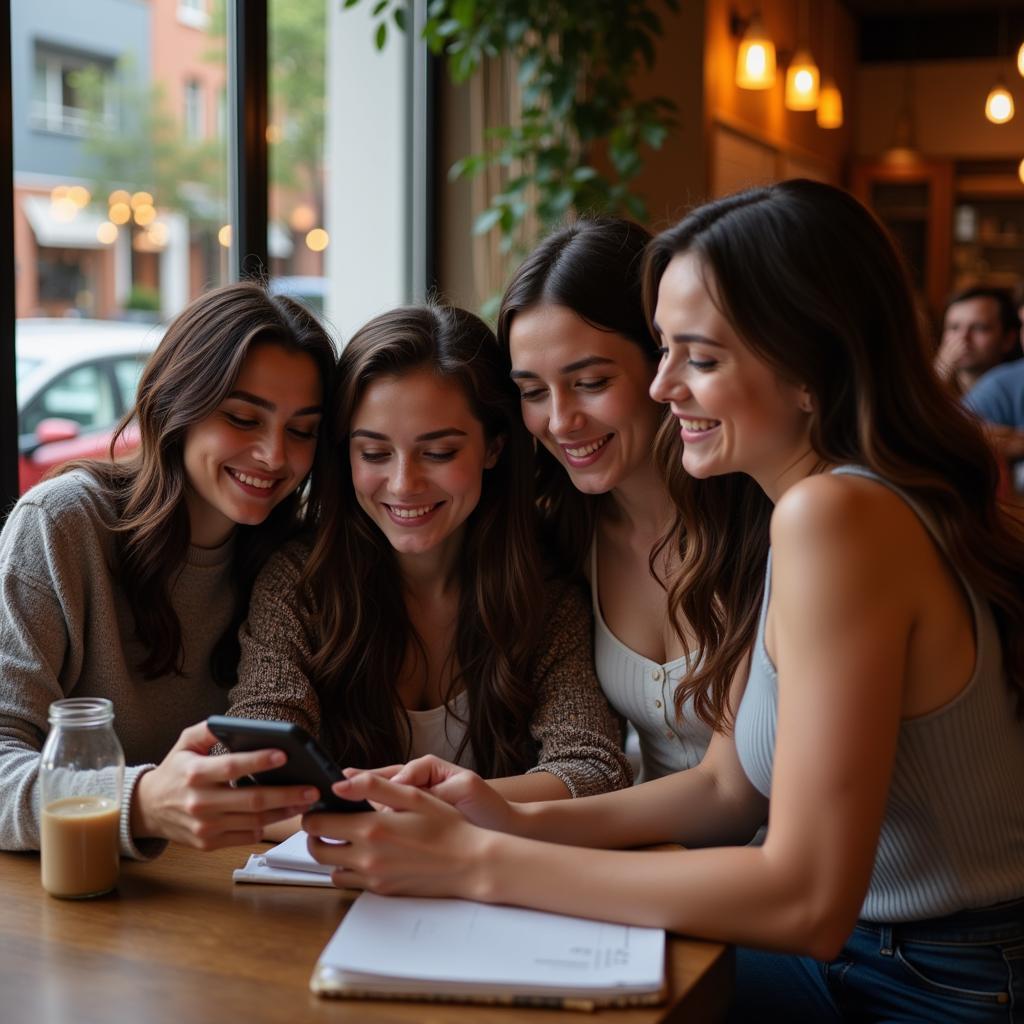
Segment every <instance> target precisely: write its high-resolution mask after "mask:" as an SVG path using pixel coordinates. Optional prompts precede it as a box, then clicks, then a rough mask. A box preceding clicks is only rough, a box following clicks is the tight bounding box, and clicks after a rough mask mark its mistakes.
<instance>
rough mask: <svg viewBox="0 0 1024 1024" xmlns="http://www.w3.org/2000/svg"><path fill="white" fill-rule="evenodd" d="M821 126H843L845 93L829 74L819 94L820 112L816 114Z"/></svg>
mask: <svg viewBox="0 0 1024 1024" xmlns="http://www.w3.org/2000/svg"><path fill="white" fill-rule="evenodd" d="M815 118H816V119H817V122H818V127H819V128H842V127H843V94H842V93H841V92H840V91H839V86H838V85H836V83H835V80H834V79H833V78H832V77H831V76H829V77H827V78H826V79H825V81H824V82H823V83H822V85H821V92H820V93H819V95H818V112H817V114H816V115H815Z"/></svg>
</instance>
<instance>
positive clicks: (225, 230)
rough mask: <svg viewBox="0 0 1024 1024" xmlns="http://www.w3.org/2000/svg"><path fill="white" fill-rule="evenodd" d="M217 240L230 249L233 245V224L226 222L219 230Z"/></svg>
mask: <svg viewBox="0 0 1024 1024" xmlns="http://www.w3.org/2000/svg"><path fill="white" fill-rule="evenodd" d="M217 241H218V242H220V244H221V245H222V246H223V247H224V248H225V249H228V248H230V246H231V225H230V224H225V225H224V226H223V227H222V228H221V229H220V231H218V232H217Z"/></svg>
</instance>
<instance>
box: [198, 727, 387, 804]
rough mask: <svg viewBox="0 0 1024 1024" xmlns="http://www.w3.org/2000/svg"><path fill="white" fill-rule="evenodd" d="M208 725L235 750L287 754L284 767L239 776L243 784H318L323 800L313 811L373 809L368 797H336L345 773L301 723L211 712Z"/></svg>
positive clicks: (229, 747) (228, 746) (221, 740)
mask: <svg viewBox="0 0 1024 1024" xmlns="http://www.w3.org/2000/svg"><path fill="white" fill-rule="evenodd" d="M206 724H207V726H208V727H209V729H210V732H212V733H213V735H214V736H216V737H217V739H218V740H220V742H221V743H223V744H224V746H225V747H227V748H228V750H230V751H232V752H234V753H239V752H243V751H250V750H264V749H266V748H268V747H272V748H275V749H277V750H283V751H284V753H285V755H286V756H287V758H288V760H287V761H286V762H285V763H284V764H283V765H281V767H280V768H271V769H269V770H268V771H265V772H258V773H257V774H256V775H250V776H248V777H247V778H245V779H239V780H238V784H239V785H250V786H252V785H261V786H295V785H305V786H315V787H316V788H317V789H318V790H319V791H320V800H319V801H318V802H317V803H316V804H314V805H313V806H312V807H311V808H310V813H312V812H316V811H328V812H338V813H341V814H356V813H359V812H361V811H372V810H373V807H372V806H371V805H370V804H369V803H368V802H367V801H366V800H343V799H342V798H341V797H340V796H335V794H334V793H333V792H332V791H331V786H332V785H333V784H334V783H335V782H340V781H342V779H344V776H343V775H342V774H341V771H340V770H339V769H338V766H337V765H336V764H335V763H334V761H333V760H331V758H330V757H328V756H327V754H326V752H325V751H324V749H323V748H322V747H321V746H320V744H319V743H317V741H316V740H315V739H314V738H313V737H312V736H310V734H309V733H308V732H306V730H305V729H303V728H302V727H301V726H298V725H293V724H292V723H291V722H265V721H260V720H257V719H251V718H231V717H229V716H227V715H211V716H210V717H209V718H208V719H207V720H206Z"/></svg>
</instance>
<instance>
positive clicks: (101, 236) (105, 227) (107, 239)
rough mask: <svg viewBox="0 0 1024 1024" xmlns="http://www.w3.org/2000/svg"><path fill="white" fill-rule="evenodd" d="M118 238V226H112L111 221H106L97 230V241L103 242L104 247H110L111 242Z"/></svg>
mask: <svg viewBox="0 0 1024 1024" xmlns="http://www.w3.org/2000/svg"><path fill="white" fill-rule="evenodd" d="M116 238H117V225H116V224H111V223H110V221H109V220H105V221H104V222H103V223H102V224H101V225H100V226H99V227H98V228H97V229H96V240H97V241H99V242H102V243H103V244H104V245H110V243H111V242H113V241H115V240H116Z"/></svg>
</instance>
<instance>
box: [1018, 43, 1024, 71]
mask: <svg viewBox="0 0 1024 1024" xmlns="http://www.w3.org/2000/svg"><path fill="white" fill-rule="evenodd" d="M1017 70H1018V71H1019V72H1020V73H1021V75H1024V43H1021V44H1020V49H1019V50H1018V51H1017Z"/></svg>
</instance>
